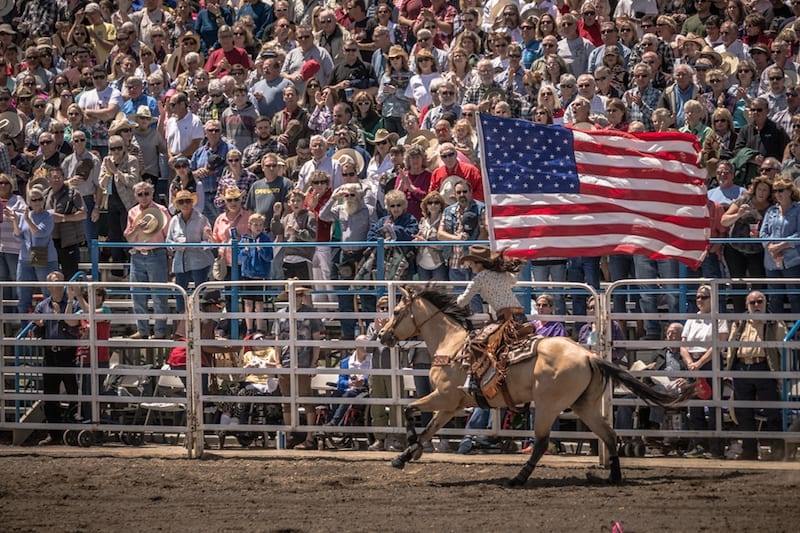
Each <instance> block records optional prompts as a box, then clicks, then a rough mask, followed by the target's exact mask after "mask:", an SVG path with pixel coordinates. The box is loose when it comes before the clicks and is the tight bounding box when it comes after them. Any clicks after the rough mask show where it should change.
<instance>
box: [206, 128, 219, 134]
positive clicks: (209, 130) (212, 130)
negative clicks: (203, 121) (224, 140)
mask: <svg viewBox="0 0 800 533" xmlns="http://www.w3.org/2000/svg"><path fill="white" fill-rule="evenodd" d="M206 131H207V132H208V133H219V132H220V131H222V130H221V129H219V128H208V129H206Z"/></svg>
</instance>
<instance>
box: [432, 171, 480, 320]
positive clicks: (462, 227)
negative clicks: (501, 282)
mask: <svg viewBox="0 0 800 533" xmlns="http://www.w3.org/2000/svg"><path fill="white" fill-rule="evenodd" d="M453 189H454V191H455V195H456V202H455V203H454V204H453V205H450V206H448V207H447V208H446V209H445V210H444V215H443V216H442V221H441V223H440V224H439V233H438V237H439V240H440V241H476V240H482V239H485V238H486V237H487V235H488V229H487V225H486V206H485V205H484V203H483V202H480V201H478V200H475V199H473V197H472V188H471V186H470V184H469V182H468V181H466V180H463V179H461V180H458V181H456V183H455V186H454V187H453ZM467 250H468V248H467V246H463V245H455V246H452V247H449V248H446V249H445V251H444V259H445V261H446V262H447V266H448V273H447V277H448V279H449V280H450V281H470V280H471V279H472V278H473V274H472V271H471V270H470V269H469V268H464V267H463V266H462V261H461V259H462V257H464V255H465V254H466V253H467ZM470 309H472V311H473V312H475V313H480V312H482V311H483V305H482V304H481V302H480V299H478V298H473V299H472V301H471V303H470Z"/></svg>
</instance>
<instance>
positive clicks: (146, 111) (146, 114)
mask: <svg viewBox="0 0 800 533" xmlns="http://www.w3.org/2000/svg"><path fill="white" fill-rule="evenodd" d="M137 118H146V119H147V120H149V121H151V122H153V121H155V120H158V119H157V118H156V117H154V116H153V113H152V112H151V111H150V108H149V107H147V106H146V105H140V106H139V107H137V108H136V113H132V114H130V115H128V120H136V119H137Z"/></svg>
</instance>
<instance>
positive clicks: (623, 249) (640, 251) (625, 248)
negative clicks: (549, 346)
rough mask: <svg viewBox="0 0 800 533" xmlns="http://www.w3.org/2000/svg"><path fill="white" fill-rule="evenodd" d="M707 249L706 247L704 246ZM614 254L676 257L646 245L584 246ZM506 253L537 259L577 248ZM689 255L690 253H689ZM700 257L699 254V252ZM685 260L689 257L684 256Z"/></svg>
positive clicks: (569, 253)
mask: <svg viewBox="0 0 800 533" xmlns="http://www.w3.org/2000/svg"><path fill="white" fill-rule="evenodd" d="M703 250H705V248H703ZM612 254H630V255H645V256H647V257H648V258H650V259H675V257H674V256H670V255H664V254H661V253H659V252H658V251H656V250H652V249H650V248H646V247H644V246H636V245H633V244H618V245H611V244H609V245H605V246H595V247H593V248H582V249H581V255H612ZM505 255H507V256H509V257H524V258H529V259H536V258H541V257H574V256H575V249H574V248H572V247H567V248H563V247H556V246H549V247H542V248H536V249H535V250H533V249H526V250H520V249H508V250H506V252H505ZM687 255H688V253H687ZM697 255H698V257H699V254H697ZM683 259H684V260H686V259H688V257H684V258H683ZM693 262H694V263H695V264H698V265H699V263H700V261H699V260H693Z"/></svg>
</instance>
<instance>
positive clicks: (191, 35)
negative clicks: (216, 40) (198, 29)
mask: <svg viewBox="0 0 800 533" xmlns="http://www.w3.org/2000/svg"><path fill="white" fill-rule="evenodd" d="M186 39H194V42H195V43H196V44H197V45H198V46H199V45H200V36H199V35H197V34H196V33H195V32H193V31H191V30H189V31H186V32H184V33H183V35H181V36H180V37H179V38H178V42H181V43H182V42H183V41H185V40H186Z"/></svg>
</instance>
